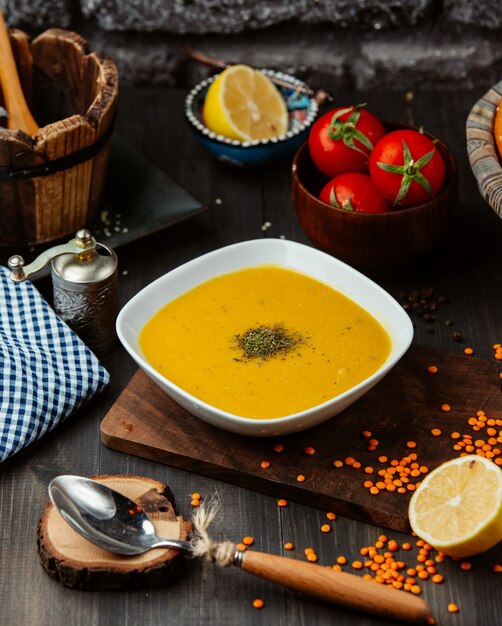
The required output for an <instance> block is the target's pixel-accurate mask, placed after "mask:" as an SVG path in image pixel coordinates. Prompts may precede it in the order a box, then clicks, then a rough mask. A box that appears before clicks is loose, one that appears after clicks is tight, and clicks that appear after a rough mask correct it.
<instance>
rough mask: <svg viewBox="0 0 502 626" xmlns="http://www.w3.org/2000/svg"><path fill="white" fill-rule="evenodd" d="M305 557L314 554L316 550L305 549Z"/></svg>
mask: <svg viewBox="0 0 502 626" xmlns="http://www.w3.org/2000/svg"><path fill="white" fill-rule="evenodd" d="M303 552H304V554H305V556H308V555H309V554H314V553H315V552H314V548H305V550H304V551H303Z"/></svg>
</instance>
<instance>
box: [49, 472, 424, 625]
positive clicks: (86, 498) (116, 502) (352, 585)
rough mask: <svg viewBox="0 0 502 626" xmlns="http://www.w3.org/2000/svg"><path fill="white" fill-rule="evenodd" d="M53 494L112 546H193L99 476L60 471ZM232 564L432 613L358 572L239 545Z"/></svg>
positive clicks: (395, 614)
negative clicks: (168, 535)
mask: <svg viewBox="0 0 502 626" xmlns="http://www.w3.org/2000/svg"><path fill="white" fill-rule="evenodd" d="M49 496H50V498H51V501H52V503H53V505H54V506H55V507H56V509H57V510H58V511H59V513H60V514H61V516H62V517H63V519H64V520H65V521H66V522H68V524H70V526H71V527H72V528H73V529H74V530H76V531H77V533H79V534H80V535H82V536H83V537H85V538H86V539H88V540H89V541H91V542H92V543H94V544H96V545H98V546H100V547H101V548H104V549H105V550H108V551H110V552H115V553H117V554H123V555H135V554H141V553H143V552H145V551H146V550H150V549H152V548H177V549H180V550H183V551H184V552H187V553H190V552H191V550H192V544H191V543H190V542H188V541H180V540H175V539H161V538H160V537H158V536H157V535H156V533H155V528H154V526H153V524H152V523H151V521H150V520H149V519H148V517H147V515H146V513H145V512H144V511H143V510H142V509H141V508H140V507H139V506H138V505H137V504H136V503H135V502H133V501H132V500H130V499H129V498H127V497H126V496H124V495H122V494H121V493H119V492H117V491H115V490H113V489H110V487H107V486H106V485H104V484H102V483H99V482H98V481H94V480H91V479H89V478H82V477H81V476H69V475H66V476H58V477H57V478H54V479H53V480H52V481H51V483H50V485H49ZM232 564H233V565H236V566H237V567H240V568H241V569H243V570H244V571H246V572H249V573H251V574H255V575H256V576H260V577H261V578H264V579H265V580H269V581H271V582H275V583H278V584H280V585H284V586H286V587H289V588H290V589H294V590H296V591H300V592H304V593H308V594H310V595H313V596H316V597H318V598H321V599H322V600H327V601H329V602H335V603H337V604H342V605H344V606H348V607H350V608H353V609H358V610H361V611H367V612H370V613H374V614H377V615H383V616H385V617H388V618H389V617H390V618H394V619H398V620H401V621H407V622H412V623H424V622H425V621H426V620H427V618H428V617H429V616H430V609H429V607H428V605H427V603H426V602H425V601H424V600H422V599H421V598H418V597H416V596H412V595H411V594H408V593H406V592H404V591H398V590H396V589H392V588H390V587H384V586H382V585H375V584H374V582H373V581H370V580H365V579H364V578H361V577H360V576H355V575H354V574H347V573H345V572H335V571H333V570H332V569H327V568H325V567H319V566H316V565H313V564H312V563H308V562H304V561H297V560H295V559H289V558H284V557H280V556H274V555H272V554H265V553H263V552H256V551H255V550H252V551H248V552H240V551H239V550H236V551H235V555H234V559H233V562H232Z"/></svg>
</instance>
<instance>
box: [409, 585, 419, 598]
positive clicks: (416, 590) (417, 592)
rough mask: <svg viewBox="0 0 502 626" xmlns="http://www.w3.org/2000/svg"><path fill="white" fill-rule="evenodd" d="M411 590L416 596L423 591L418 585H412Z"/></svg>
mask: <svg viewBox="0 0 502 626" xmlns="http://www.w3.org/2000/svg"><path fill="white" fill-rule="evenodd" d="M410 591H411V593H414V594H415V595H416V596H418V595H420V594H421V593H422V590H421V589H420V587H419V586H418V585H412V586H411V589H410Z"/></svg>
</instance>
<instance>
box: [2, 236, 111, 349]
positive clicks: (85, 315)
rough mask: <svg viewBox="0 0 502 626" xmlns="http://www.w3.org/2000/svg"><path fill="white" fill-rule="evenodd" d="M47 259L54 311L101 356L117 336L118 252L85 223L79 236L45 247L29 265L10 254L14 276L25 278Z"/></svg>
mask: <svg viewBox="0 0 502 626" xmlns="http://www.w3.org/2000/svg"><path fill="white" fill-rule="evenodd" d="M49 262H50V263H51V275H52V287H53V293H54V309H55V311H56V313H57V314H58V315H59V316H60V317H61V318H62V319H63V320H64V321H65V322H66V323H67V324H68V326H70V328H72V329H73V330H74V331H75V332H76V333H77V334H78V335H79V336H80V338H81V339H82V340H83V341H84V342H85V343H86V344H87V345H88V346H89V348H91V350H93V352H94V353H95V354H96V355H97V356H102V355H104V354H107V353H108V352H110V351H111V350H112V348H113V347H114V345H115V343H116V339H117V337H116V334H115V319H116V317H117V313H118V289H117V256H116V254H115V253H114V252H113V250H111V249H110V248H107V247H106V246H104V245H103V244H100V243H97V242H96V240H95V239H94V237H93V236H92V235H91V233H90V232H89V231H88V230H86V229H81V230H79V231H78V232H77V233H76V235H75V239H72V240H71V241H69V242H68V243H66V244H63V245H60V246H54V247H53V248H50V249H49V250H46V251H45V252H42V254H40V255H39V256H38V257H37V258H36V259H35V260H34V261H33V262H32V263H30V264H29V265H26V266H25V264H24V259H23V257H22V256H19V255H18V254H16V255H14V256H11V257H10V259H9V261H8V265H9V268H10V270H11V272H12V273H11V279H12V280H14V281H16V282H20V281H23V280H25V279H26V278H28V276H30V275H32V274H34V273H36V272H38V271H40V270H41V269H42V268H44V267H45V266H46V265H47V264H48V263H49Z"/></svg>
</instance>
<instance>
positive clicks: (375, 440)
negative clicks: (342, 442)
mask: <svg viewBox="0 0 502 626" xmlns="http://www.w3.org/2000/svg"><path fill="white" fill-rule="evenodd" d="M368 443H369V445H370V446H378V444H379V443H380V442H379V441H378V439H370V440H369V441H368Z"/></svg>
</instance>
